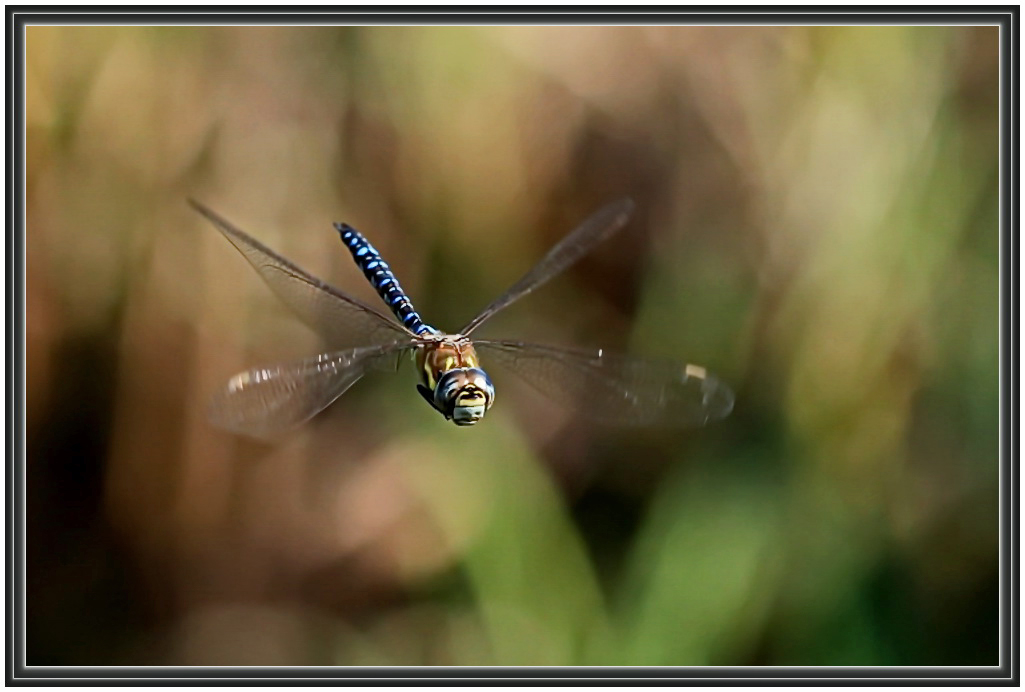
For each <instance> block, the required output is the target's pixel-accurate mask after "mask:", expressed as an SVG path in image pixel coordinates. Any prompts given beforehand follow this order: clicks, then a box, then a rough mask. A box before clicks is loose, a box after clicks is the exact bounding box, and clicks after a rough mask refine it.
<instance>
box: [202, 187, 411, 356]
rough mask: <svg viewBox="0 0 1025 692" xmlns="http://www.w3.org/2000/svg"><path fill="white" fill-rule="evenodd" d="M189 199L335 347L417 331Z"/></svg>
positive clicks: (381, 341)
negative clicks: (294, 262)
mask: <svg viewBox="0 0 1025 692" xmlns="http://www.w3.org/2000/svg"><path fill="white" fill-rule="evenodd" d="M189 203H190V204H191V205H192V206H193V207H194V208H195V209H196V211H198V212H199V213H200V214H202V215H203V216H205V217H206V218H207V219H208V220H209V221H210V222H211V223H213V224H214V226H215V227H217V229H218V230H219V231H220V232H221V233H222V234H223V235H224V237H225V238H227V239H228V241H230V242H231V244H232V245H234V246H235V248H236V249H237V250H238V251H239V252H240V253H242V256H243V257H245V258H246V259H247V260H248V261H249V263H250V264H251V265H253V267H254V268H255V269H256V271H257V273H259V274H260V277H261V278H262V279H263V280H264V281H265V282H266V283H267V285H268V286H270V288H271V290H273V291H274V293H275V294H277V296H278V297H279V298H280V299H281V300H282V301H284V302H285V304H286V305H288V307H290V308H291V309H292V311H293V312H295V313H296V314H297V315H298V316H299V318H300V319H302V320H303V321H304V322H305V323H306V324H308V325H309V326H310V327H312V328H313V329H314V330H316V331H317V333H318V334H320V335H321V336H322V337H324V339H326V340H327V343H328V344H330V345H331V346H332V347H335V348H352V347H356V346H361V345H365V344H384V343H390V342H396V341H405V340H406V339H408V338H410V337H411V336H412V333H411V332H408V331H407V330H406V329H404V328H403V327H402V326H400V325H398V324H396V323H395V322H393V321H392V320H391V319H389V318H388V317H386V316H385V315H383V314H381V313H380V312H378V311H377V310H375V309H374V308H372V307H370V306H369V305H366V304H365V303H363V302H362V301H360V300H358V299H356V298H353V297H352V296H350V295H348V294H346V293H345V292H343V291H341V290H339V289H337V288H335V287H334V286H331V285H330V284H327V283H324V282H323V281H321V280H320V279H318V278H317V277H315V276H313V275H311V274H308V273H306V272H305V271H303V270H302V269H300V268H299V267H298V266H296V265H295V264H293V263H292V262H290V261H289V260H287V259H285V258H284V257H282V256H281V255H279V254H277V253H276V252H274V251H273V250H271V249H270V248H268V247H267V246H265V245H263V243H261V242H259V241H258V240H256V239H255V238H253V237H251V236H250V235H249V234H248V233H246V232H245V231H243V230H241V229H240V228H238V227H237V226H235V225H233V224H232V223H231V222H229V221H228V220H226V219H224V218H222V217H221V216H218V215H217V214H216V213H214V212H213V211H211V210H210V209H208V208H207V207H205V206H203V205H202V204H200V203H199V202H196V201H194V200H189Z"/></svg>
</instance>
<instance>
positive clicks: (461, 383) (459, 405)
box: [434, 368, 495, 425]
mask: <svg viewBox="0 0 1025 692" xmlns="http://www.w3.org/2000/svg"><path fill="white" fill-rule="evenodd" d="M434 400H435V402H436V403H437V405H438V409H439V410H440V411H442V412H443V413H444V414H445V416H446V417H448V418H451V419H452V422H453V423H455V424H456V425H473V424H475V423H477V422H478V421H479V420H480V419H481V418H483V417H484V414H485V413H487V410H488V409H489V408H491V404H492V403H493V402H494V401H495V388H494V386H492V384H491V380H490V379H489V378H488V376H487V373H485V372H484V371H483V370H481V369H480V368H455V369H453V370H449V371H448V372H446V373H445V374H444V375H442V376H441V379H439V380H438V385H437V387H436V388H435V390H434Z"/></svg>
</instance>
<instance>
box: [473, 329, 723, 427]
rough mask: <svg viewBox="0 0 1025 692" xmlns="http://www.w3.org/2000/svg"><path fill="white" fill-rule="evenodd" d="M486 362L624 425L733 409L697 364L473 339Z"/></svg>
mask: <svg viewBox="0 0 1025 692" xmlns="http://www.w3.org/2000/svg"><path fill="white" fill-rule="evenodd" d="M474 346H475V347H476V348H477V352H478V354H479V355H480V357H481V362H482V364H483V365H484V366H485V367H487V361H486V359H491V360H493V361H495V362H497V363H500V364H501V365H503V366H505V367H507V368H509V369H510V370H511V371H513V372H515V373H516V374H517V375H519V376H520V377H522V378H523V379H524V380H525V381H526V382H527V383H528V384H530V385H531V386H533V387H534V388H535V389H537V390H538V391H540V392H541V393H542V394H545V395H547V396H548V397H550V398H551V399H553V400H555V401H556V402H558V403H560V404H563V405H566V406H570V407H572V408H574V409H575V410H578V411H579V412H580V413H582V414H584V415H586V416H588V417H590V418H594V419H598V420H603V421H606V422H612V423H621V424H627V425H659V426H674V427H686V426H695V425H704V424H706V423H709V422H711V421H715V420H719V419H720V418H724V417H726V416H727V415H728V414H729V413H730V411H732V410H733V392H732V391H730V388H729V387H727V386H726V385H725V384H723V383H722V382H720V381H719V380H717V379H716V378H715V377H713V376H712V375H711V374H709V373H708V372H707V371H706V370H705V369H704V368H702V367H699V366H697V365H684V364H682V363H674V362H672V361H658V360H648V359H643V358H633V357H630V356H622V355H611V354H608V353H605V352H603V351H601V350H598V349H595V350H591V351H585V350H577V349H568V348H561V347H556V346H542V345H539V344H525V343H520V342H517V341H490V340H481V341H474Z"/></svg>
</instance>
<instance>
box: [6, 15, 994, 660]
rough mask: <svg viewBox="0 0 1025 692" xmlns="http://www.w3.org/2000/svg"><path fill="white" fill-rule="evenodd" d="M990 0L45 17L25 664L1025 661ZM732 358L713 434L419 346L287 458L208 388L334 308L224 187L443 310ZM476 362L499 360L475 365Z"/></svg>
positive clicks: (351, 284) (348, 270)
mask: <svg viewBox="0 0 1025 692" xmlns="http://www.w3.org/2000/svg"><path fill="white" fill-rule="evenodd" d="M997 39H998V37H997V29H996V28H993V27H976V28H947V27H928V28H913V27H834V28H814V27H793V28H786V27H777V28H768V27H765V28H758V27H730V28H714V27H694V28H688V27H628V28H617V27H604V28H602V27H592V28H574V27H494V28H472V27H462V28H444V27H435V28H417V27H378V28H344V27H342V28H328V27H291V28H272V27H235V28H232V27H218V28H202V27H181V28H168V27H150V28H131V27H110V28H103V27H30V28H29V29H28V31H27V82H26V95H27V119H28V133H27V165H28V167H27V185H28V189H27V204H28V206H27V222H28V234H27V243H26V249H27V304H28V315H27V426H28V428H27V430H28V432H27V434H28V437H27V456H28V459H27V498H28V506H27V513H28V514H27V531H28V545H27V549H28V556H27V557H28V565H27V585H28V594H27V599H28V600H27V626H28V643H27V645H28V663H30V664H35V665H42V664H48V665H58V664H65V665H67V664H79V665H83V664H84V665H90V664H92V665H95V664H134V665H144V664H214V665H229V664H260V665H274V664H281V665H288V664H305V665H371V664H373V665H433V664H450V665H475V664H485V665H520V664H530V665H546V664H555V665H583V664H598V665H617V664H630V665H716V664H730V665H748V664H758V665H783V664H787V665H897V664H899V665H971V664H974V665H982V664H984V665H995V664H996V663H997V662H998V661H997V618H998V600H997V593H998V592H997V584H998V581H997V580H998V545H997V540H998V480H999V479H998V452H999V449H998V446H999V436H998V420H999V407H998V395H999V379H998V377H999V375H998V344H999V341H998V247H999V237H998V220H999V216H998V205H997V203H998V194H997V193H998V188H997V185H998V154H999V152H998V113H997V106H998V69H997V68H998V53H997V49H998V41H997ZM623 195H630V196H632V197H633V198H634V199H635V200H636V202H637V208H638V213H637V216H636V217H635V219H634V221H633V222H632V223H631V225H630V226H629V227H628V229H627V230H626V231H624V232H623V233H622V234H620V235H619V236H618V237H617V238H615V239H614V240H612V241H610V242H609V243H608V244H607V245H606V246H603V247H601V248H599V249H598V250H597V251H596V252H595V253H593V256H591V257H589V258H587V259H586V260H585V261H584V262H582V263H581V265H580V266H579V267H576V268H574V269H573V270H572V271H570V272H568V273H567V275H566V276H565V277H562V278H561V279H559V280H557V281H554V282H552V283H551V284H550V285H548V286H546V287H545V288H544V289H543V291H544V292H543V294H540V293H539V294H538V295H535V296H531V297H530V298H528V299H526V300H524V301H523V302H521V303H519V304H517V305H516V306H515V307H513V308H510V310H509V311H508V312H507V313H503V314H502V315H501V316H500V317H499V318H496V320H495V323H494V324H489V325H488V327H487V329H486V331H487V333H488V334H489V335H493V336H501V337H508V338H529V339H533V340H539V341H544V342H551V343H565V344H582V345H595V346H603V347H606V348H614V349H620V350H624V351H630V352H634V353H642V354H648V355H658V356H671V357H674V358H678V359H681V360H689V361H691V362H695V363H700V364H702V365H704V366H707V367H708V368H709V369H711V370H713V371H715V372H716V373H717V374H718V375H719V376H720V377H721V378H722V379H724V380H725V381H726V382H728V383H730V384H731V385H732V386H733V387H734V389H735V390H736V391H737V406H736V410H735V411H734V414H733V415H732V416H731V417H730V418H728V419H727V420H726V421H724V422H722V423H719V424H717V425H716V426H713V427H709V428H706V429H701V430H696V431H687V432H684V433H667V432H649V431H638V430H612V429H607V428H600V427H598V426H595V425H593V424H591V423H588V422H587V421H586V420H585V419H582V418H579V417H578V416H576V415H575V414H574V412H572V411H569V412H567V411H561V410H558V409H557V408H555V407H553V406H550V405H549V404H547V403H545V402H543V401H539V400H538V399H537V398H536V397H535V396H534V395H533V394H532V393H530V392H529V391H527V390H525V389H524V388H521V387H520V386H519V385H518V384H517V382H516V381H515V380H514V378H513V377H512V376H505V375H504V374H503V373H501V372H498V371H496V372H492V377H493V379H494V380H495V382H496V386H497V387H498V397H497V403H496V406H495V408H494V409H493V411H492V413H490V414H489V416H488V419H487V420H486V421H484V422H483V423H482V424H481V425H479V426H477V427H476V428H473V429H457V428H455V427H454V426H452V425H450V424H447V423H445V422H444V421H442V419H441V418H440V417H439V416H437V414H436V413H433V412H431V411H430V410H428V409H427V407H425V406H424V404H423V402H422V401H421V400H420V398H419V397H418V396H417V395H416V393H415V391H414V389H413V385H414V376H413V373H412V371H411V369H409V368H408V367H404V368H403V370H402V371H400V372H399V373H398V374H391V375H389V374H380V375H375V376H372V377H368V378H366V379H365V380H363V381H362V382H360V383H359V384H357V385H356V386H355V387H354V388H353V389H352V390H350V391H349V392H348V393H347V394H346V395H345V396H344V397H342V399H341V400H339V401H338V402H337V403H336V404H335V405H334V406H332V407H331V409H329V410H328V411H327V412H326V413H325V414H323V415H321V416H319V417H318V418H317V419H315V420H314V421H313V422H312V423H310V424H309V425H307V426H306V427H305V428H303V429H302V430H301V431H300V432H298V433H296V434H294V435H292V436H290V437H288V438H286V439H285V440H283V441H281V442H280V443H279V444H276V445H258V444H255V443H252V442H248V441H245V440H241V439H237V438H234V437H232V436H230V435H228V434H226V433H223V432H220V431H218V430H216V429H212V428H211V427H210V426H209V425H208V424H207V422H206V420H205V417H204V416H205V413H204V410H205V406H206V401H207V399H208V397H209V395H210V393H211V392H212V391H213V390H214V389H215V388H216V387H218V386H220V385H221V384H222V383H223V382H224V381H225V380H226V379H227V378H228V377H229V376H230V375H232V374H234V373H235V372H238V371H240V370H243V369H246V368H249V367H252V366H254V365H257V364H259V363H263V362H273V361H275V360H278V359H281V360H284V359H292V358H298V357H303V356H308V355H312V354H313V353H316V352H317V351H318V349H319V347H320V344H319V343H318V340H317V337H316V335H314V334H312V333H310V332H309V331H308V330H307V329H306V328H305V327H304V326H302V325H301V324H300V323H299V322H297V321H296V320H294V319H292V318H291V317H290V316H289V315H288V313H287V312H286V311H284V309H283V308H282V307H281V306H279V305H278V304H277V302H276V300H275V298H274V297H273V295H272V294H271V293H270V291H269V290H267V288H266V287H265V286H264V285H263V284H262V283H261V282H260V281H259V279H258V278H257V276H256V274H255V273H254V272H252V271H251V269H250V268H249V267H248V265H246V264H245V262H244V261H243V260H242V258H241V257H239V256H238V255H237V253H235V252H234V251H233V250H232V249H231V248H230V247H229V246H228V244H227V243H225V242H224V240H223V239H222V238H221V237H219V235H218V234H217V233H216V232H215V231H214V230H213V229H212V228H210V226H209V225H208V224H206V223H205V222H204V221H203V220H202V219H200V218H199V217H198V216H197V215H196V214H194V213H193V212H192V211H191V210H189V209H188V207H187V205H186V203H185V199H186V197H189V196H192V197H196V198H197V199H199V200H201V201H203V202H204V203H206V204H208V205H210V206H211V207H212V208H214V209H215V210H217V211H218V212H220V213H222V214H224V215H226V216H227V217H228V218H229V219H232V220H233V221H235V222H236V223H238V224H239V225H241V226H242V227H243V228H245V229H247V230H248V231H249V232H251V233H252V234H253V235H255V236H256V237H257V238H259V239H260V240H262V241H263V242H265V243H267V244H268V245H269V246H271V247H273V248H275V249H276V250H278V251H279V252H281V253H282V254H284V255H286V256H287V257H289V258H291V259H293V260H294V261H296V262H297V263H298V264H300V266H303V267H305V268H306V269H308V270H310V271H311V272H313V273H314V274H316V275H318V276H321V277H323V278H325V279H326V280H328V281H330V282H332V283H334V284H335V285H338V286H340V287H342V288H344V289H345V290H348V291H351V292H352V293H354V294H356V295H358V296H360V297H362V298H364V299H366V300H368V301H371V302H373V301H375V300H376V297H375V296H374V295H373V293H372V291H371V289H370V288H369V287H368V286H366V285H365V284H364V282H363V280H362V277H361V276H359V272H358V271H357V270H356V269H355V268H354V267H353V266H351V260H350V259H349V258H348V256H347V253H345V252H344V251H343V248H342V247H341V245H340V243H339V242H338V239H337V236H336V234H335V233H334V232H333V230H332V228H331V222H332V221H347V222H349V223H352V224H353V225H355V226H356V227H357V228H359V229H360V230H362V231H363V232H364V233H365V234H366V235H367V236H368V237H370V238H371V240H372V241H373V242H374V244H375V245H376V247H377V248H378V249H379V250H380V251H381V253H382V254H383V255H384V257H385V258H387V260H388V261H389V263H390V264H391V266H392V267H393V269H395V271H396V273H397V275H398V276H399V277H400V279H401V281H402V283H403V286H404V287H405V288H406V290H407V291H408V292H409V293H410V295H411V296H412V298H413V300H414V302H415V303H416V305H417V307H418V308H419V310H420V311H421V313H422V314H423V315H424V316H425V317H426V319H427V320H428V321H430V322H432V323H433V324H436V325H437V326H439V327H441V328H443V329H446V328H447V329H454V328H456V327H458V326H459V325H460V324H462V323H463V322H465V321H466V320H467V319H469V318H470V317H471V316H472V315H473V314H474V312H475V311H476V310H478V309H479V308H481V307H482V306H483V305H484V304H486V303H487V302H488V301H489V300H490V299H491V298H492V297H494V296H495V295H496V294H497V293H498V292H499V291H501V290H502V289H504V288H505V287H506V286H507V285H508V284H509V283H510V282H511V281H512V280H514V279H515V278H516V277H517V276H518V275H519V274H520V273H521V272H522V271H524V270H526V269H527V268H528V267H529V266H530V264H531V263H532V262H533V261H534V260H536V259H537V258H539V257H540V256H541V255H542V254H543V253H544V251H545V250H546V249H547V247H548V246H550V245H551V244H552V243H554V242H555V241H556V240H557V239H558V238H560V237H561V235H562V234H564V233H565V232H566V231H568V230H569V229H570V228H571V227H572V225H573V224H574V223H575V222H576V221H578V220H580V219H582V218H583V217H584V216H585V215H586V214H588V213H589V212H590V211H592V210H593V209H596V208H597V207H598V206H600V205H601V204H602V203H604V202H606V201H609V200H611V199H613V198H616V197H620V196H623ZM485 365H486V364H485Z"/></svg>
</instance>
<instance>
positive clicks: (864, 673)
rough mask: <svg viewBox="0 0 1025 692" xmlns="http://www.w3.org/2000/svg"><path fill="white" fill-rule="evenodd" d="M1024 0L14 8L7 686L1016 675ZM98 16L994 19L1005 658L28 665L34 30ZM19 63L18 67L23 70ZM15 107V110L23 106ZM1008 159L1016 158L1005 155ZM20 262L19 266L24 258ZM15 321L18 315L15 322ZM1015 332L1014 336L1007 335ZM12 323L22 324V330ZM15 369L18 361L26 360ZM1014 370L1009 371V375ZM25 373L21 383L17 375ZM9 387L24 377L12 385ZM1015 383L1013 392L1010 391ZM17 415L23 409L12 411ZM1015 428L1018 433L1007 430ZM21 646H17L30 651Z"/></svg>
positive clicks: (1001, 678) (197, 21)
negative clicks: (929, 6)
mask: <svg viewBox="0 0 1025 692" xmlns="http://www.w3.org/2000/svg"><path fill="white" fill-rule="evenodd" d="M1018 12H1019V7H1018V6H1017V5H995V6H959V7H947V8H944V9H943V10H942V11H932V12H920V11H915V10H914V9H909V8H899V9H894V8H889V7H881V6H872V7H857V6H840V7H834V8H830V9H829V10H826V11H819V12H797V11H792V10H785V9H781V8H771V9H766V8H764V7H761V6H757V7H752V6H741V7H734V8H731V9H730V10H729V11H723V10H722V9H721V8H718V7H708V6H703V7H693V8H690V9H689V10H688V11H686V12H674V11H672V10H667V9H666V8H665V7H607V8H602V9H601V10H597V11H591V12H578V11H576V10H575V9H574V8H569V7H558V6H557V7H549V8H543V7H541V8H539V7H517V6H498V7H493V8H489V9H487V10H478V11H470V12H462V11H458V12H457V11H441V10H438V9H433V8H432V9H427V10H425V9H423V8H422V7H419V6H415V7H409V6H405V7H393V8H387V9H385V10H382V9H381V8H379V7H373V6H370V7H367V6H358V7H349V8H346V11H345V12H328V11H324V9H323V8H322V7H291V8H267V9H266V10H264V11H261V12H258V13H255V12H251V13H241V12H240V13H235V12H231V11H230V9H229V8H223V7H222V8H213V9H211V8H198V7H188V6H185V7H174V6H163V7H160V8H157V9H155V10H154V11H153V12H151V13H129V12H123V11H121V10H120V8H117V7H104V6H97V7H90V8H86V9H77V8H74V9H73V8H60V7H58V8H53V9H50V8H46V9H40V8H39V7H34V6H7V8H6V12H5V14H6V27H7V37H8V43H7V45H8V52H7V103H8V109H7V112H8V122H9V123H10V125H9V128H8V130H7V136H6V140H7V151H8V159H7V173H8V185H7V190H6V197H7V210H8V213H7V219H8V226H7V227H8V233H9V235H8V242H7V253H8V254H7V263H6V265H7V341H8V345H9V349H10V350H8V352H7V353H8V355H7V403H8V409H7V452H8V458H9V464H8V467H7V479H6V480H7V488H6V490H7V492H6V498H7V517H6V518H7V524H6V525H7V531H6V543H7V545H6V560H7V570H6V574H7V592H6V599H5V600H6V607H7V628H6V630H7V632H6V634H7V647H6V654H7V660H6V683H7V684H9V685H54V684H62V683H63V684H68V683H72V684H74V683H77V684H81V685H97V684H102V685H138V684H140V683H145V684H150V685H175V684H182V683H186V684H196V683H197V682H200V681H202V682H204V683H206V684H215V685H230V684H233V683H234V684H240V683H244V684H247V685H270V684H280V683H281V682H285V681H287V682H289V683H291V684H296V685H325V684H338V683H339V682H349V683H355V682H363V683H377V684H381V683H385V682H388V681H391V682H405V683H420V684H428V685H431V684H442V683H444V684H449V685H460V686H462V685H473V684H481V683H485V684H487V683H490V684H506V685H508V684H517V683H524V682H541V681H544V682H547V683H548V684H555V685H572V684H581V683H584V682H586V683H587V684H622V683H624V682H630V683H633V684H643V685H666V684H674V683H679V682H684V681H686V682H691V683H695V682H702V683H705V684H718V685H723V684H730V683H735V682H744V683H755V682H759V681H762V682H765V683H768V684H773V683H775V684H780V683H787V684H791V685H801V686H805V685H815V684H822V683H830V682H832V683H834V684H864V683H866V682H870V681H872V682H875V681H878V682H884V681H885V682H889V683H890V684H895V685H913V684H916V683H917V684H933V685H936V684H946V685H965V684H972V683H974V684H990V685H992V684H1004V685H1008V684H1009V685H1017V684H1018V681H1019V640H1018V635H1019V632H1020V628H1019V619H1020V605H1019V601H1018V595H1019V591H1018V587H1019V585H1020V584H1019V582H1020V578H1019V553H1018V550H1017V549H1018V546H1019V542H1018V530H1019V521H1020V510H1019V485H1018V464H1017V462H1018V443H1019V440H1018V435H1019V430H1018V425H1017V423H1018V417H1017V413H1018V401H1019V391H1018V389H1019V379H1018V377H1019V370H1018V368H1019V361H1018V358H1017V357H1016V356H1018V355H1019V324H1018V320H1019V312H1018V310H1019V305H1018V290H1017V289H1018V287H1019V277H1018V259H1019V258H1018V236H1017V233H1016V232H1017V230H1018V222H1019V197H1018V185H1017V181H1018V173H1019V170H1020V168H1019V165H1020V162H1019V148H1018V137H1017V135H1018V129H1017V127H1016V126H1018V125H1019V124H1020V116H1019V94H1018V89H1017V87H1018V79H1017V77H1018V74H1017V72H1018V70H1017V68H1018V65H1019V64H1020V52H1019V44H1018V31H1019V28H1018V27H1019V20H1018ZM86 22H89V23H95V24H103V25H119V24H120V25H137V24H154V25H161V24H166V25H171V24H178V25H182V24H184V25H211V24H253V25H260V24H269V25H285V24H296V23H301V24H318V23H323V24H332V23H333V24H352V25H358V24H369V23H374V24H425V25H430V24H433V25H460V24H467V25H472V24H503V23H510V22H517V23H536V24H610V25H628V24H668V23H675V24H689V25H702V24H734V23H740V22H743V23H745V24H771V23H775V24H787V25H815V24H869V25H872V24H910V25H916V24H919V25H921V24H936V25H966V24H978V25H996V26H999V29H1000V39H1001V40H1000V49H1001V50H1000V67H1001V74H1000V91H1001V101H1000V104H1001V108H1000V116H1001V125H1000V135H1001V145H1002V148H1001V157H1000V174H1001V177H1000V186H999V189H1000V193H1001V207H1000V219H1001V224H1000V226H1001V228H1000V233H1001V238H1000V240H1001V244H1000V247H1001V250H1002V253H1001V258H1000V272H1001V295H1000V301H1001V303H1000V314H1001V318H1002V319H1001V325H1000V326H1001V347H1002V348H1001V354H1000V377H1001V384H1002V387H1001V394H1000V399H1001V416H1000V429H1001V434H1000V438H1001V439H1000V449H1001V454H1002V459H1001V462H1002V463H1001V465H1000V480H1001V483H1000V507H1001V516H1000V520H1001V536H1000V549H1001V555H1000V564H1001V566H1002V570H1001V572H1002V573H1001V585H1000V607H1001V609H1002V612H1001V614H1000V615H1001V617H1000V641H1001V645H1000V665H999V666H963V667H950V666H944V667H940V666H921V667H919V666H914V667H911V666H908V667H891V668H868V667H757V668H755V667H747V668H738V667H716V668H713V667H701V668H694V667H577V668H555V667H551V668H547V667H519V668H514V667H466V668H455V667H430V668H428V667H395V668H388V667H288V668H284V667H203V668H199V667H184V666H183V667H168V666H149V667H144V666H132V667H115V666H96V667H92V666H90V667H67V666H31V667H27V666H25V663H24V660H25V656H24V646H25V641H24V632H25V601H24V594H25V582H24V579H25V572H24V549H25V545H24V541H25V522H24V485H25V483H24V481H25V476H24V471H25V463H26V456H25V455H26V450H25V405H24V404H25V396H26V392H25V357H26V354H25V345H26V342H25V305H26V304H25V261H26V260H25V242H24V238H25V236H24V234H25V233H26V232H27V227H26V219H25V113H24V89H25V75H24V66H25V64H24V52H25V35H24V30H25V27H26V26H27V25H29V24H32V25H45V24H76V23H86ZM16 68H17V69H16ZM15 108H17V110H15ZM1008 154H1009V155H1010V156H1008ZM15 257H18V258H19V259H20V262H19V263H17V264H15V261H14V258H15ZM15 315H17V318H18V319H17V321H15V317H14V316H15ZM1008 327H1010V330H1008ZM15 329H16V330H17V331H15ZM15 366H17V367H15ZM1008 372H1010V375H1011V376H1010V377H1008V376H1007V375H1008ZM15 378H16V379H15ZM12 383H15V384H13V385H12ZM1008 385H1010V386H1008ZM14 412H17V414H15V413H14ZM1009 426H1010V428H1009ZM15 490H17V492H15ZM19 647H20V648H19Z"/></svg>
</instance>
